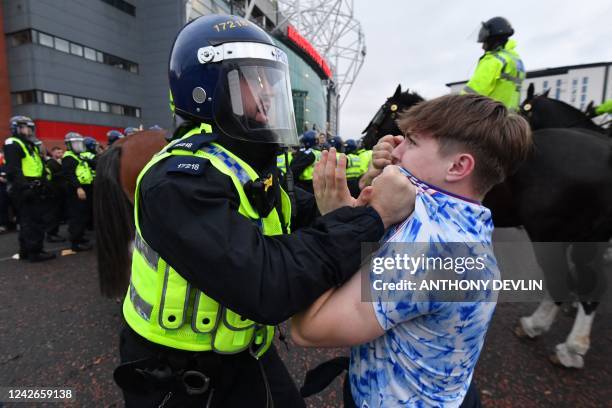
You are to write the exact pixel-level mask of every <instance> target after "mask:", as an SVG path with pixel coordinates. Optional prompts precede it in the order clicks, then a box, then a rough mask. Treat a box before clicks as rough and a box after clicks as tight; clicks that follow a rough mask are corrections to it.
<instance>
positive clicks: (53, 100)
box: [43, 92, 57, 105]
mask: <svg viewBox="0 0 612 408" xmlns="http://www.w3.org/2000/svg"><path fill="white" fill-rule="evenodd" d="M43 103H46V104H47V105H57V94H54V93H51V92H43Z"/></svg>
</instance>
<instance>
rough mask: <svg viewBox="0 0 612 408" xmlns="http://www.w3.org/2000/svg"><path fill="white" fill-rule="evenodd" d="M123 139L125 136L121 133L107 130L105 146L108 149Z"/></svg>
mask: <svg viewBox="0 0 612 408" xmlns="http://www.w3.org/2000/svg"><path fill="white" fill-rule="evenodd" d="M124 137H125V136H124V135H123V133H121V132H120V131H118V130H109V131H108V132H106V141H107V144H106V146H107V147H108V146H110V145H112V144H113V143H115V142H116V141H117V140H119V139H123V138H124Z"/></svg>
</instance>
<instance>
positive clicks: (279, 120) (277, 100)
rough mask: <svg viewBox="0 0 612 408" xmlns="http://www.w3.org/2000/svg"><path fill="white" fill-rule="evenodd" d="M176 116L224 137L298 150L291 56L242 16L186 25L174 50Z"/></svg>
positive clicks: (172, 80) (215, 17) (171, 76)
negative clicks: (206, 127)
mask: <svg viewBox="0 0 612 408" xmlns="http://www.w3.org/2000/svg"><path fill="white" fill-rule="evenodd" d="M169 82H170V93H171V101H172V102H173V103H174V113H175V114H176V115H178V116H180V117H181V118H183V119H185V120H190V121H195V122H205V123H209V124H211V125H212V126H213V128H214V130H215V131H219V132H221V133H223V134H224V135H226V136H228V137H231V138H234V139H238V140H245V141H251V142H256V143H274V144H282V145H296V144H297V131H296V127H295V117H294V113H293V99H292V94H291V85H290V83H289V66H288V61H287V55H286V54H285V52H284V51H283V50H281V49H280V48H278V47H276V46H275V45H274V42H273V41H272V39H271V38H270V36H269V35H268V34H267V33H266V32H265V31H264V30H263V29H261V28H259V27H258V26H256V25H255V24H253V23H252V22H250V21H248V20H245V19H244V18H241V17H238V16H231V15H230V16H228V15H214V14H213V15H207V16H203V17H200V18H197V19H195V20H193V21H191V22H190V23H188V24H187V25H185V26H184V27H183V28H182V29H181V31H180V32H179V33H178V35H177V37H176V39H175V40H174V45H173V46H172V51H171V54H170V63H169Z"/></svg>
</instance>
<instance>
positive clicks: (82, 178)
mask: <svg viewBox="0 0 612 408" xmlns="http://www.w3.org/2000/svg"><path fill="white" fill-rule="evenodd" d="M64 157H72V158H73V159H74V160H76V161H77V167H76V170H75V171H76V177H77V180H78V181H79V183H80V184H83V185H87V184H91V183H93V172H92V170H91V167H89V164H87V162H86V161H85V160H83V159H81V158H80V157H79V156H77V155H76V154H75V153H74V152H73V151H72V150H66V152H65V153H64Z"/></svg>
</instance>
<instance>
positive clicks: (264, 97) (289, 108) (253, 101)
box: [214, 60, 298, 146]
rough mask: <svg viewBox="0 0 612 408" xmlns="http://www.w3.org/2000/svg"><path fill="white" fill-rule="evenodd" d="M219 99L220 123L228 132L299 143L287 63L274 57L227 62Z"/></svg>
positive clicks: (256, 139) (252, 138)
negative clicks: (263, 59) (271, 59)
mask: <svg viewBox="0 0 612 408" xmlns="http://www.w3.org/2000/svg"><path fill="white" fill-rule="evenodd" d="M225 64H226V66H225V69H224V71H223V74H222V78H221V81H220V82H221V84H224V86H223V85H222V86H221V89H218V91H219V92H217V95H216V97H215V98H214V99H215V102H216V103H215V107H214V111H215V119H216V122H217V125H218V126H219V127H220V128H221V130H222V131H223V132H224V133H226V134H227V135H228V136H231V137H234V138H237V139H242V140H250V141H253V142H259V143H276V144H282V145H287V146H289V145H297V144H298V137H297V130H296V128H295V116H294V111H293V98H292V96H291V85H290V83H289V72H288V70H287V66H286V65H284V64H281V63H277V62H271V61H254V60H250V61H249V60H245V61H243V62H242V63H240V62H238V63H237V62H226V63H225Z"/></svg>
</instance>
